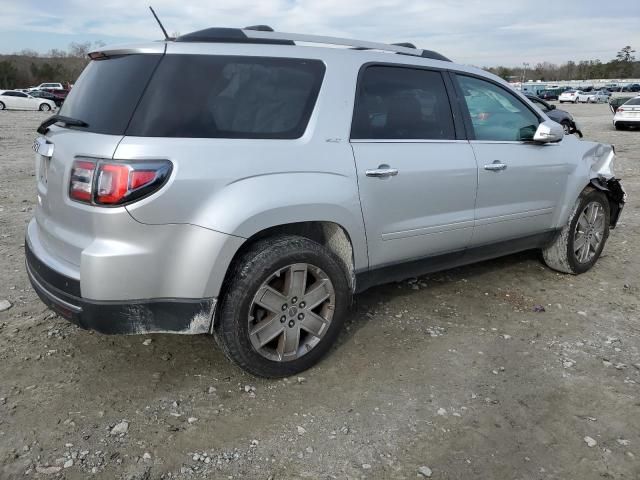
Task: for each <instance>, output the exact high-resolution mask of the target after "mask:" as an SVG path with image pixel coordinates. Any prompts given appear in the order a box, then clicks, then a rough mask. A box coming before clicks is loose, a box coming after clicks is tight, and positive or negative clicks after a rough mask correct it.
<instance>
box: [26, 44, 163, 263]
mask: <svg viewBox="0 0 640 480" xmlns="http://www.w3.org/2000/svg"><path fill="white" fill-rule="evenodd" d="M156 50H157V51H156V52H152V53H145V54H142V53H135V52H129V53H127V54H120V55H115V56H110V57H108V58H107V57H104V58H102V59H99V60H93V61H91V62H90V63H89V65H88V66H87V67H86V69H85V70H84V71H83V73H82V74H81V75H80V77H79V78H78V81H77V82H76V84H75V86H74V88H73V89H72V90H71V92H70V94H69V96H68V97H67V98H66V100H65V102H64V104H63V106H62V108H61V110H60V112H59V115H61V116H64V117H70V118H73V119H76V120H80V121H81V122H84V124H86V125H85V126H73V125H70V124H63V123H57V124H54V125H52V126H50V127H49V128H48V131H47V132H46V133H45V134H44V136H43V137H41V138H39V139H38V142H37V143H38V144H39V145H44V146H43V147H41V148H39V149H38V153H36V177H37V185H38V186H37V190H38V205H37V207H36V215H35V217H36V222H37V226H38V229H37V230H38V231H37V236H38V241H39V242H40V243H41V246H42V248H44V249H45V250H47V252H48V253H49V254H50V255H53V256H54V257H57V258H58V259H60V260H62V261H64V262H65V263H68V264H71V265H76V266H79V265H80V256H81V253H82V250H84V249H85V248H86V247H87V246H88V245H89V244H90V243H91V242H92V240H93V239H94V238H95V236H96V234H97V233H98V229H99V227H100V226H101V225H103V222H104V221H105V220H108V219H109V217H113V216H114V215H128V214H127V212H126V210H125V208H124V207H112V208H96V207H94V206H91V205H87V204H83V203H80V202H77V201H74V200H71V199H70V197H69V182H70V176H71V169H72V165H73V162H74V161H76V160H78V159H83V158H88V159H111V158H113V155H114V152H115V150H116V147H117V146H118V144H119V143H120V141H121V140H122V138H123V136H124V132H125V131H126V128H127V126H128V124H129V121H130V120H131V116H132V115H133V112H134V111H135V108H136V106H137V104H138V102H139V101H140V98H141V96H142V94H143V92H144V90H145V88H146V86H147V84H148V82H149V80H150V78H151V76H152V74H153V71H154V69H155V67H156V66H157V64H158V62H159V61H160V58H161V57H162V53H163V51H164V44H158V46H157V48H156ZM34 147H35V145H34Z"/></svg>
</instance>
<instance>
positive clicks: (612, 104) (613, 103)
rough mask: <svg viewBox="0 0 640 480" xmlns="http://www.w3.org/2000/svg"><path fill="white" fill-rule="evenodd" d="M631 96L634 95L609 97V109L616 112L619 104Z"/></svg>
mask: <svg viewBox="0 0 640 480" xmlns="http://www.w3.org/2000/svg"><path fill="white" fill-rule="evenodd" d="M632 98H635V97H610V98H609V109H610V110H611V113H616V110H617V109H618V107H619V106H620V105H623V104H624V103H626V102H628V101H629V100H631V99H632Z"/></svg>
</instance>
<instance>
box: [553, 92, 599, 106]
mask: <svg viewBox="0 0 640 480" xmlns="http://www.w3.org/2000/svg"><path fill="white" fill-rule="evenodd" d="M609 97H611V92H609V91H608V90H598V91H591V92H585V91H583V90H567V91H566V92H563V93H561V94H560V96H559V97H558V101H559V102H560V103H565V102H569V103H604V102H606V101H607V100H609Z"/></svg>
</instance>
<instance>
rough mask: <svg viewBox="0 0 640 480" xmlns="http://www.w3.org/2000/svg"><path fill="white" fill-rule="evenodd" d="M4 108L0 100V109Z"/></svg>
mask: <svg viewBox="0 0 640 480" xmlns="http://www.w3.org/2000/svg"><path fill="white" fill-rule="evenodd" d="M4 109H5V106H4V103H2V102H0V110H4Z"/></svg>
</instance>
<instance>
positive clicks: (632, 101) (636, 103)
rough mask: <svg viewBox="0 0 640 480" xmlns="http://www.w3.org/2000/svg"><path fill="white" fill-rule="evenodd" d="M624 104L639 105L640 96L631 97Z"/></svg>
mask: <svg viewBox="0 0 640 480" xmlns="http://www.w3.org/2000/svg"><path fill="white" fill-rule="evenodd" d="M624 105H640V98H632V99H631V100H629V101H628V102H627V103H625V104H624Z"/></svg>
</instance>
